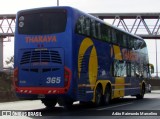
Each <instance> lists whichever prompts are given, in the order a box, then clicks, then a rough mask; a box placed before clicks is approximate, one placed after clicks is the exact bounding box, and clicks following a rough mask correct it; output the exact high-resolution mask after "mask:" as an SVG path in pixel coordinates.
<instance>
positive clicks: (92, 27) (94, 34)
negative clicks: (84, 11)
mask: <svg viewBox="0 0 160 119" xmlns="http://www.w3.org/2000/svg"><path fill="white" fill-rule="evenodd" d="M91 36H92V37H94V38H96V23H95V20H93V19H91Z"/></svg>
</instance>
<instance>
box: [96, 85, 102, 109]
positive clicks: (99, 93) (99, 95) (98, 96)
mask: <svg viewBox="0 0 160 119" xmlns="http://www.w3.org/2000/svg"><path fill="white" fill-rule="evenodd" d="M101 101H102V88H101V87H100V86H97V88H96V92H95V105H96V106H99V105H101Z"/></svg>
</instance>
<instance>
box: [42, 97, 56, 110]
mask: <svg viewBox="0 0 160 119" xmlns="http://www.w3.org/2000/svg"><path fill="white" fill-rule="evenodd" d="M41 101H42V103H43V104H44V105H45V106H46V108H49V109H51V108H54V107H55V105H56V104H57V99H41Z"/></svg>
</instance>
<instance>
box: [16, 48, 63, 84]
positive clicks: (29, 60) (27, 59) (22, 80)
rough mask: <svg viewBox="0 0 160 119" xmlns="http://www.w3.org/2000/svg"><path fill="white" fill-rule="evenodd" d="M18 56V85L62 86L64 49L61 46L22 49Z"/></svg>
mask: <svg viewBox="0 0 160 119" xmlns="http://www.w3.org/2000/svg"><path fill="white" fill-rule="evenodd" d="M19 57H20V58H19V59H20V61H19V74H20V75H19V77H18V78H19V86H27V87H32V86H33V87H35V86H37V87H63V86H64V80H63V79H64V51H63V49H62V48H50V49H22V50H20V55H19Z"/></svg>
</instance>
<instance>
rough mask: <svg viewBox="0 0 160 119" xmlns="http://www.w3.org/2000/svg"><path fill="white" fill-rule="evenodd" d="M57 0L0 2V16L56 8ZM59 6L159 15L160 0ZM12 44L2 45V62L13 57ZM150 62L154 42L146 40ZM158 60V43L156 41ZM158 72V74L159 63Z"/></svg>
mask: <svg viewBox="0 0 160 119" xmlns="http://www.w3.org/2000/svg"><path fill="white" fill-rule="evenodd" d="M56 5H57V0H0V14H16V13H17V11H19V10H22V9H30V8H37V7H48V6H56ZM59 5H60V6H71V7H75V8H77V9H80V10H81V11H84V12H87V13H151V12H159V13H160V0H59ZM11 41H12V42H6V43H4V51H5V52H4V61H5V60H6V59H7V58H8V57H10V56H12V55H13V48H14V45H13V41H14V40H13V39H11ZM146 42H147V45H148V51H149V55H150V62H151V63H153V64H155V41H154V40H152V41H151V40H147V41H146ZM158 48H159V49H158V53H157V55H158V60H160V41H158ZM158 64H159V72H160V61H158Z"/></svg>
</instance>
